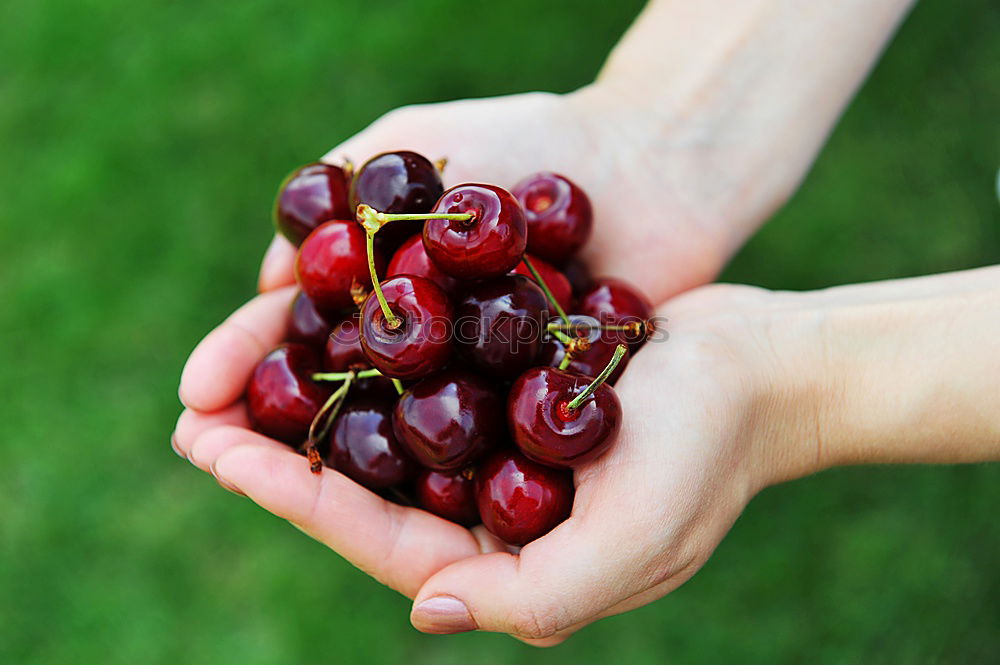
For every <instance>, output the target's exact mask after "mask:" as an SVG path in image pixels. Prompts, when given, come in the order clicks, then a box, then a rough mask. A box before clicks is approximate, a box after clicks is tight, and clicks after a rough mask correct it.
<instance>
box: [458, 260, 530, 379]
mask: <svg viewBox="0 0 1000 665" xmlns="http://www.w3.org/2000/svg"><path fill="white" fill-rule="evenodd" d="M548 318H549V305H548V301H547V299H546V298H545V294H544V293H543V292H542V289H541V288H539V286H538V285H537V284H535V282H533V281H532V280H530V279H528V278H527V277H524V276H523V275H504V276H503V277H496V278H494V279H491V280H487V281H484V282H480V283H479V284H475V285H473V286H472V287H471V288H470V289H469V291H468V293H467V294H466V296H465V298H464V299H463V300H462V301H461V303H460V304H459V305H458V306H457V308H456V330H455V339H456V341H457V342H458V343H459V345H460V346H461V348H462V350H463V351H464V352H465V354H466V355H467V356H468V357H469V359H470V360H471V361H472V363H473V364H474V365H475V366H476V367H478V368H480V369H482V370H483V371H485V372H487V373H488V374H490V375H492V376H495V377H498V378H510V379H513V378H515V377H516V376H518V375H519V374H521V373H522V372H523V371H524V370H526V369H528V368H529V367H531V366H532V365H534V364H535V361H536V359H537V358H538V354H539V352H540V351H541V348H542V339H543V333H544V330H545V324H546V323H547V321H548Z"/></svg>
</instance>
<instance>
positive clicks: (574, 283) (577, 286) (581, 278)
mask: <svg viewBox="0 0 1000 665" xmlns="http://www.w3.org/2000/svg"><path fill="white" fill-rule="evenodd" d="M562 273H563V275H565V276H566V279H567V280H568V281H569V285H570V287H572V289H573V295H574V296H576V297H577V298H579V297H580V296H582V295H583V294H584V293H586V292H587V291H589V290H590V287H592V286H593V285H594V277H593V276H592V275H591V274H590V268H588V267H587V264H586V263H584V261H583V259H581V258H579V257H576V258H572V259H570V260H569V261H567V262H566V264H565V265H564V266H563V267H562Z"/></svg>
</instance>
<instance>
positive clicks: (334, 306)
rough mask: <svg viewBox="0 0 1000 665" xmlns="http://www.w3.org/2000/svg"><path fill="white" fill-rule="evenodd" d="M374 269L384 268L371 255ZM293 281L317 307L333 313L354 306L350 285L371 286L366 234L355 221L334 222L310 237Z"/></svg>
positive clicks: (299, 260) (296, 262) (376, 256)
mask: <svg viewBox="0 0 1000 665" xmlns="http://www.w3.org/2000/svg"><path fill="white" fill-rule="evenodd" d="M373 256H374V258H375V269H376V270H378V271H379V272H381V271H382V270H384V269H385V261H384V260H383V258H382V255H381V254H379V253H378V251H376V252H375V253H374V255H373ZM295 278H296V279H297V280H298V282H299V286H301V287H302V290H303V291H304V292H305V294H306V295H307V296H309V299H310V300H312V301H313V303H314V304H315V305H316V308H317V309H319V310H320V311H322V312H326V313H332V312H336V311H337V310H341V309H346V308H348V307H351V306H353V304H354V301H353V299H352V298H351V286H352V285H354V284H362V285H363V284H370V283H371V275H370V273H369V271H368V254H367V249H366V238H365V232H364V230H363V229H362V228H361V226H360V225H359V224H357V223H356V222H347V221H343V220H333V221H330V222H326V223H325V224H323V225H321V226H320V227H319V228H317V229H316V230H315V231H313V232H312V233H310V234H309V237H308V238H306V240H305V242H303V243H302V247H300V248H299V254H298V256H297V257H296V259H295Z"/></svg>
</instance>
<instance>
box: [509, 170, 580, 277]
mask: <svg viewBox="0 0 1000 665" xmlns="http://www.w3.org/2000/svg"><path fill="white" fill-rule="evenodd" d="M511 193H513V194H514V197H515V198H517V200H518V202H519V203H520V204H521V207H522V208H523V209H524V217H525V220H526V221H527V222H528V251H529V252H531V253H532V254H535V255H537V256H540V257H542V258H543V259H545V260H546V261H551V262H552V263H556V264H561V263H563V262H564V261H566V260H567V259H569V258H570V257H572V256H573V255H574V254H576V253H577V251H579V249H580V248H581V247H583V245H584V244H585V243H586V242H587V240H588V239H589V238H590V232H591V229H592V227H593V226H594V212H593V209H592V208H591V205H590V199H589V198H587V195H586V194H585V193H584V191H583V190H582V189H580V188H579V187H577V186H576V185H575V184H574V183H573V182H572V181H571V180H570V179H569V178H567V177H565V176H561V175H559V174H558V173H535V174H534V175H530V176H528V177H527V178H525V179H523V180H522V181H521V182H519V183H517V184H516V185H515V186H514V189H512V190H511Z"/></svg>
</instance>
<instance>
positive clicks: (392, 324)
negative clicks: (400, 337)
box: [365, 227, 403, 330]
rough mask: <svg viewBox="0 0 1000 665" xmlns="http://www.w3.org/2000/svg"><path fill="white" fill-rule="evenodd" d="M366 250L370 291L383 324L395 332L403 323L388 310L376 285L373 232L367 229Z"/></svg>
mask: <svg viewBox="0 0 1000 665" xmlns="http://www.w3.org/2000/svg"><path fill="white" fill-rule="evenodd" d="M365 230H366V231H367V238H366V240H367V242H366V245H367V249H368V270H369V272H371V274H372V289H374V291H375V297H376V298H378V304H379V306H380V307H381V308H382V316H384V317H385V324H386V326H388V327H389V330H395V329H396V328H398V327H399V326H400V324H402V323H403V320H402V319H400V318H399V317H398V316H396V315H395V314H393V313H392V310H391V309H389V303H388V302H386V300H385V294H383V293H382V287H381V286H379V283H378V273H377V272H376V271H375V232H374V231H368V230H367V227H366V229H365Z"/></svg>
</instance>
